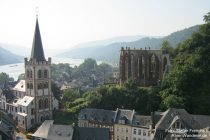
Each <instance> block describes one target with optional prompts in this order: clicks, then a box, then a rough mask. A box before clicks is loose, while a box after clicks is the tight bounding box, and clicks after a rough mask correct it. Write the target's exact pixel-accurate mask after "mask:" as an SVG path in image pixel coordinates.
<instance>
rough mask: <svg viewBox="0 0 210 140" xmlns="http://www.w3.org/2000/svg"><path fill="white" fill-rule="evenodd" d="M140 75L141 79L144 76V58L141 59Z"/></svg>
mask: <svg viewBox="0 0 210 140" xmlns="http://www.w3.org/2000/svg"><path fill="white" fill-rule="evenodd" d="M141 75H142V77H144V76H145V59H144V56H142V57H141Z"/></svg>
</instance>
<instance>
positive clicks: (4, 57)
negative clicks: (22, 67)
mask: <svg viewBox="0 0 210 140" xmlns="http://www.w3.org/2000/svg"><path fill="white" fill-rule="evenodd" d="M20 62H23V57H22V56H19V55H16V54H13V53H11V52H10V51H8V50H6V49H4V48H3V47H1V46H0V65H6V64H14V63H20Z"/></svg>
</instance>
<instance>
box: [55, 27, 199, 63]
mask: <svg viewBox="0 0 210 140" xmlns="http://www.w3.org/2000/svg"><path fill="white" fill-rule="evenodd" d="M198 29H199V25H196V26H193V27H190V28H186V29H184V30H180V31H177V32H174V33H172V34H170V35H168V36H165V37H156V38H155V37H144V38H142V36H140V37H141V38H140V39H138V40H134V41H128V40H124V41H123V39H122V40H121V41H117V40H115V42H114V39H113V40H112V39H110V40H112V43H110V42H105V41H106V40H105V41H104V40H103V41H102V42H101V43H100V41H97V43H95V44H94V43H93V42H91V43H86V44H85V43H84V44H80V45H77V46H75V48H74V49H71V50H68V51H66V52H65V53H62V54H60V55H58V57H59V56H60V57H69V58H80V59H84V58H88V57H91V58H94V59H96V60H102V61H108V62H112V63H118V61H119V55H120V49H121V47H122V46H123V47H126V46H128V47H131V48H134V47H135V48H145V47H147V48H148V47H150V48H151V49H159V48H160V47H161V44H162V42H163V41H164V40H168V41H169V42H170V44H171V45H172V46H173V47H176V46H177V44H179V43H181V42H183V41H185V40H187V39H188V38H190V36H191V35H192V33H193V32H197V31H198ZM109 43H110V44H109ZM101 44H102V45H101Z"/></svg>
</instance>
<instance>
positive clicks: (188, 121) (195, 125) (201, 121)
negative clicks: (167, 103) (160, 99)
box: [154, 108, 210, 139]
mask: <svg viewBox="0 0 210 140" xmlns="http://www.w3.org/2000/svg"><path fill="white" fill-rule="evenodd" d="M159 116H160V115H159ZM161 116H162V117H161V118H160V120H159V121H158V123H157V124H156V125H155V129H156V130H155V134H154V139H159V138H160V133H162V134H164V137H165V138H166V139H168V137H170V133H168V134H167V133H166V131H165V130H168V129H170V128H171V126H172V125H173V124H174V122H176V121H177V120H179V121H181V122H182V124H184V127H185V128H186V129H194V130H199V129H203V128H207V127H208V126H209V125H210V117H209V116H203V115H191V114H189V113H188V112H187V111H186V110H185V109H175V108H170V109H168V110H167V111H165V112H163V113H162V114H161ZM190 139H192V138H190Z"/></svg>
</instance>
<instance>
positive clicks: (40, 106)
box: [39, 100, 42, 109]
mask: <svg viewBox="0 0 210 140" xmlns="http://www.w3.org/2000/svg"><path fill="white" fill-rule="evenodd" d="M39 109H42V100H39Z"/></svg>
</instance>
